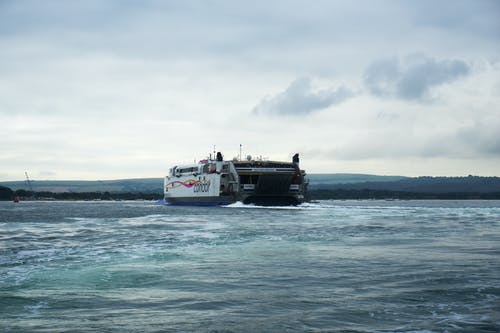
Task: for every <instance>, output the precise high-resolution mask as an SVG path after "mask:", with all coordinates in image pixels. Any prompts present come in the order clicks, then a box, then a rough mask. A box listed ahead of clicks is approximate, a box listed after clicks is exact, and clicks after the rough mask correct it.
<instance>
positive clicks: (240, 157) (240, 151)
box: [240, 143, 241, 161]
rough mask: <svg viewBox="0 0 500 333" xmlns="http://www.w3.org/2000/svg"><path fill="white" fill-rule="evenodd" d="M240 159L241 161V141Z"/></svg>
mask: <svg viewBox="0 0 500 333" xmlns="http://www.w3.org/2000/svg"><path fill="white" fill-rule="evenodd" d="M240 161H241V143H240Z"/></svg>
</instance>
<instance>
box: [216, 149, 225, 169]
mask: <svg viewBox="0 0 500 333" xmlns="http://www.w3.org/2000/svg"><path fill="white" fill-rule="evenodd" d="M222 161H224V157H223V156H222V154H221V152H220V151H219V152H217V157H216V158H215V170H216V171H217V173H220V172H221V171H222Z"/></svg>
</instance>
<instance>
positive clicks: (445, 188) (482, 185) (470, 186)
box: [319, 176, 500, 193]
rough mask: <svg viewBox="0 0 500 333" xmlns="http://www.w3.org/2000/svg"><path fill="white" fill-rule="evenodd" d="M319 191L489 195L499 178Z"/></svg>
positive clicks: (418, 181) (496, 188)
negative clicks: (344, 190)
mask: <svg viewBox="0 0 500 333" xmlns="http://www.w3.org/2000/svg"><path fill="white" fill-rule="evenodd" d="M319 189H329V190H336V189H350V190H364V189H368V190H388V191H403V192H414V193H459V192H462V193H463V192H469V193H472V192H476V193H491V192H500V177H478V176H468V177H417V178H405V179H400V180H396V181H380V182H359V183H349V184H346V183H343V184H330V185H328V186H322V185H320V187H319Z"/></svg>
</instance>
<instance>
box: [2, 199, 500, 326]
mask: <svg viewBox="0 0 500 333" xmlns="http://www.w3.org/2000/svg"><path fill="white" fill-rule="evenodd" d="M0 332H415V333H416V332H418V333H428V332H500V201H320V202H317V203H309V204H304V205H302V206H299V207H290V208H278V207H275V208H272V207H271V208H263V207H254V206H244V205H242V204H234V205H231V206H229V207H215V208H214V207H212V208H204V207H173V206H164V205H163V206H162V205H157V204H155V203H154V202H141V201H139V202H135V201H134V202H131V201H128V202H127V201H121V202H104V201H102V202H21V203H19V204H14V203H11V202H0Z"/></svg>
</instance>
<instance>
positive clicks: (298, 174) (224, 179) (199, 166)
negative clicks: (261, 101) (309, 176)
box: [164, 152, 308, 206]
mask: <svg viewBox="0 0 500 333" xmlns="http://www.w3.org/2000/svg"><path fill="white" fill-rule="evenodd" d="M307 185H308V183H307V180H306V173H305V171H304V170H300V167H299V155H298V154H295V155H294V157H293V160H292V162H278V161H263V160H253V159H252V158H251V157H250V156H249V157H248V158H247V160H246V161H241V160H239V161H238V160H232V161H224V159H223V157H222V154H221V153H220V152H218V153H217V155H216V158H215V160H214V159H206V160H201V161H199V162H198V163H196V164H191V165H179V166H174V167H173V168H171V169H170V172H169V175H168V176H166V177H165V181H164V196H165V201H166V202H167V203H169V204H173V205H203V206H211V205H214V206H216V205H228V204H231V203H234V202H237V201H241V202H243V203H245V204H250V203H253V204H257V205H262V206H288V205H298V204H300V203H302V202H304V201H307Z"/></svg>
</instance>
